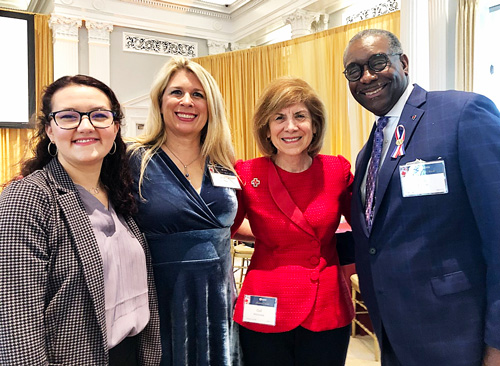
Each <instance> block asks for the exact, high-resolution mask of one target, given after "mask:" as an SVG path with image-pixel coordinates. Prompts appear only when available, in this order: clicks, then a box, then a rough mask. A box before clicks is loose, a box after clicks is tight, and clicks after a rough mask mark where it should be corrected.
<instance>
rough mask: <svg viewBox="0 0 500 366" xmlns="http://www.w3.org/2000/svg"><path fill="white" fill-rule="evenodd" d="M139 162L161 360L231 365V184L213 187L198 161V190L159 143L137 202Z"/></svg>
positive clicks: (140, 218) (135, 165) (234, 354)
mask: <svg viewBox="0 0 500 366" xmlns="http://www.w3.org/2000/svg"><path fill="white" fill-rule="evenodd" d="M139 166H140V161H139V158H138V157H137V156H136V157H132V160H131V168H132V173H133V176H134V180H135V184H134V187H135V188H134V189H135V194H136V198H137V201H138V202H139V212H138V214H137V215H136V221H137V224H138V225H139V227H140V229H141V231H142V232H143V233H144V234H145V236H146V238H147V241H148V243H149V246H150V249H151V256H152V260H153V271H154V277H155V281H156V288H157V292H158V305H159V312H160V324H161V341H162V351H163V356H162V362H161V365H169V366H170V365H173V366H184V365H193V366H203V365H212V366H224V365H237V364H239V361H238V359H239V357H238V355H239V351H238V347H237V344H236V343H237V336H236V335H235V334H233V333H234V331H235V327H234V326H233V322H232V315H233V307H234V302H235V285H234V277H233V272H232V264H231V255H230V245H231V240H230V227H231V224H232V223H233V220H234V217H235V215H236V210H237V199H236V194H235V191H234V189H230V188H221V187H214V186H213V185H212V182H211V179H210V176H209V173H208V169H207V166H205V175H204V178H203V183H202V187H201V191H200V194H198V193H197V192H196V190H195V189H194V188H193V187H192V186H191V184H190V183H189V181H188V180H187V179H186V177H185V176H184V175H183V174H182V172H181V171H180V170H179V169H178V168H177V166H176V165H175V164H174V163H173V162H172V160H170V158H169V157H168V155H167V154H165V152H163V151H162V150H159V151H158V152H157V153H156V154H155V155H154V156H153V157H152V159H151V161H150V162H149V164H148V166H147V169H146V174H145V178H144V183H143V185H142V196H143V197H144V200H145V201H144V200H141V199H140V198H139V197H138V187H137V181H138V177H139Z"/></svg>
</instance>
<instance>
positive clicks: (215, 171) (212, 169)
mask: <svg viewBox="0 0 500 366" xmlns="http://www.w3.org/2000/svg"><path fill="white" fill-rule="evenodd" d="M208 172H209V173H210V179H211V180H212V184H213V186H214V187H225V188H235V189H241V185H240V182H239V181H238V177H236V176H235V175H233V172H232V171H230V170H227V169H225V168H223V167H221V166H214V165H209V166H208Z"/></svg>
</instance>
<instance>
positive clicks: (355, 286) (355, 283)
mask: <svg viewBox="0 0 500 366" xmlns="http://www.w3.org/2000/svg"><path fill="white" fill-rule="evenodd" d="M351 289H352V291H351V292H352V304H353V306H354V319H353V320H352V333H351V336H352V337H355V336H356V326H357V325H358V326H359V327H360V328H361V329H363V330H364V331H365V332H366V333H367V334H368V335H369V336H370V337H372V338H373V347H374V353H375V361H379V360H380V347H379V344H378V340H377V336H376V335H375V333H374V332H373V331H371V330H370V329H368V327H367V326H366V325H365V324H363V323H362V322H361V321H360V320H359V319H358V315H361V314H368V309H367V308H366V305H365V304H364V302H363V301H362V300H359V299H358V298H357V294H358V293H361V292H360V291H359V279H358V275H357V274H356V273H355V274H353V275H352V276H351ZM359 308H361V310H358V309H359Z"/></svg>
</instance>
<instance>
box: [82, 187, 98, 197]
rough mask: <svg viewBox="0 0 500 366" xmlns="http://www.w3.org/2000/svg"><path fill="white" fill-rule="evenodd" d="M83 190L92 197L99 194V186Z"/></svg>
mask: <svg viewBox="0 0 500 366" xmlns="http://www.w3.org/2000/svg"><path fill="white" fill-rule="evenodd" d="M83 188H85V187H83ZM85 189H86V190H87V192H89V193H90V194H91V195H93V196H97V195H98V194H99V192H100V191H101V189H100V188H99V185H97V186H95V187H90V188H85Z"/></svg>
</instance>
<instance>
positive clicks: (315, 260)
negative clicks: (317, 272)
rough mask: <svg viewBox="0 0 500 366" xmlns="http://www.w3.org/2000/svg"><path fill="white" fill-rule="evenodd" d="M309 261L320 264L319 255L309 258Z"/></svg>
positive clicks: (314, 264)
mask: <svg viewBox="0 0 500 366" xmlns="http://www.w3.org/2000/svg"><path fill="white" fill-rule="evenodd" d="M309 263H311V264H312V265H313V266H316V265H318V264H319V258H318V257H311V258H309Z"/></svg>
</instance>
